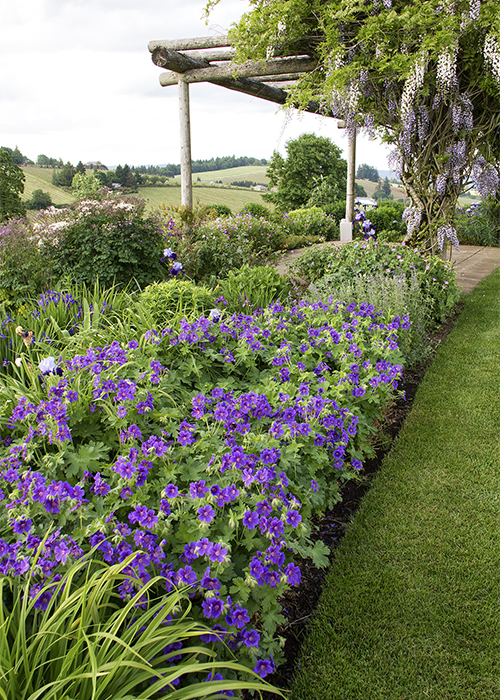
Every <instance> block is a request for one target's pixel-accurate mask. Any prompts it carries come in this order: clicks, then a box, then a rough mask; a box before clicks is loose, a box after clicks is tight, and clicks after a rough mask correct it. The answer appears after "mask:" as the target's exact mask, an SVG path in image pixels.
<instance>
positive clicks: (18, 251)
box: [0, 219, 51, 311]
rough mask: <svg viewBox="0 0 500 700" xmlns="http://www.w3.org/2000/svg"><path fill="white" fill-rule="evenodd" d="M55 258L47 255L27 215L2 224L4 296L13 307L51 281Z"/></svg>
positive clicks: (0, 282)
mask: <svg viewBox="0 0 500 700" xmlns="http://www.w3.org/2000/svg"><path fill="white" fill-rule="evenodd" d="M50 267H51V262H50V259H49V257H48V256H43V255H42V253H41V251H40V246H39V242H38V240H37V238H36V236H34V235H33V231H32V229H31V226H30V224H29V222H28V221H27V219H10V220H9V221H6V222H4V223H3V224H0V300H1V301H2V302H3V303H4V304H5V306H6V307H8V308H9V309H10V310H11V311H12V310H14V309H16V308H19V307H20V306H22V304H23V303H24V302H25V301H26V298H27V297H29V296H31V295H35V294H38V293H39V292H40V291H41V290H42V289H43V288H44V287H45V286H46V285H47V284H49V283H50Z"/></svg>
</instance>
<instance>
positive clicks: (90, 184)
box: [72, 172, 102, 199]
mask: <svg viewBox="0 0 500 700" xmlns="http://www.w3.org/2000/svg"><path fill="white" fill-rule="evenodd" d="M72 187H73V190H74V191H75V194H76V197H77V199H83V198H84V197H92V196H93V195H95V193H96V192H97V190H99V189H100V188H101V187H102V185H101V182H100V180H99V179H98V178H97V177H96V176H95V173H94V172H91V173H89V174H88V175H85V174H83V175H82V174H81V173H78V172H77V173H75V177H74V178H73V183H72Z"/></svg>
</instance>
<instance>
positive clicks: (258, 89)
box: [210, 78, 335, 117]
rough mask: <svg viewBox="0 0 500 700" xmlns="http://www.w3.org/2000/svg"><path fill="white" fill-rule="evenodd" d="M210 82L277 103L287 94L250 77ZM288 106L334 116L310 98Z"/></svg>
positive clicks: (280, 102) (282, 100)
mask: <svg viewBox="0 0 500 700" xmlns="http://www.w3.org/2000/svg"><path fill="white" fill-rule="evenodd" d="M210 83H212V84H213V85H220V87H225V88H227V89H228V90H235V91H236V92H243V93H245V94H246V95H253V96H254V97H259V98H260V99H261V100H267V101H268V102H274V103H275V104H279V105H284V104H286V101H287V99H288V96H289V95H288V92H286V91H285V90H283V89H281V88H280V87H272V86H270V85H266V84H265V83H260V82H259V81H258V80H252V79H251V78H239V79H232V80H230V79H227V80H210ZM290 107H295V108H296V109H300V110H301V111H302V112H309V113H310V114H321V115H323V116H324V117H334V116H335V115H334V114H333V112H330V111H325V110H324V108H322V107H321V105H320V103H319V102H315V101H312V100H311V101H310V102H308V103H307V104H306V105H304V106H302V107H299V105H296V104H292V105H290Z"/></svg>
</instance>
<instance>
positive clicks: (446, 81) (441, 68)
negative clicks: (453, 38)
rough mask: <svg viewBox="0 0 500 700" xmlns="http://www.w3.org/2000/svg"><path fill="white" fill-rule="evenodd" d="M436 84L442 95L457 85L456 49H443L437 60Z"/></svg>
mask: <svg viewBox="0 0 500 700" xmlns="http://www.w3.org/2000/svg"><path fill="white" fill-rule="evenodd" d="M437 85H438V89H439V92H440V93H441V94H442V95H448V94H449V93H450V92H451V91H452V90H453V89H455V88H456V87H457V85H458V81H457V49H456V47H455V48H449V49H444V51H442V53H441V54H440V55H439V57H438V61H437Z"/></svg>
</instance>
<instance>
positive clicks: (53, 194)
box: [22, 165, 75, 204]
mask: <svg viewBox="0 0 500 700" xmlns="http://www.w3.org/2000/svg"><path fill="white" fill-rule="evenodd" d="M23 172H24V174H25V176H26V182H25V183H24V193H23V195H22V199H23V200H24V201H26V200H28V199H31V195H32V194H33V192H34V191H35V190H43V191H44V192H47V193H48V194H49V195H50V198H51V200H52V202H53V204H69V203H70V202H73V201H74V200H75V198H74V196H73V195H72V194H71V192H66V190H63V189H62V188H61V187H56V186H55V185H53V184H52V168H37V167H35V166H31V165H26V166H24V167H23Z"/></svg>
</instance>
